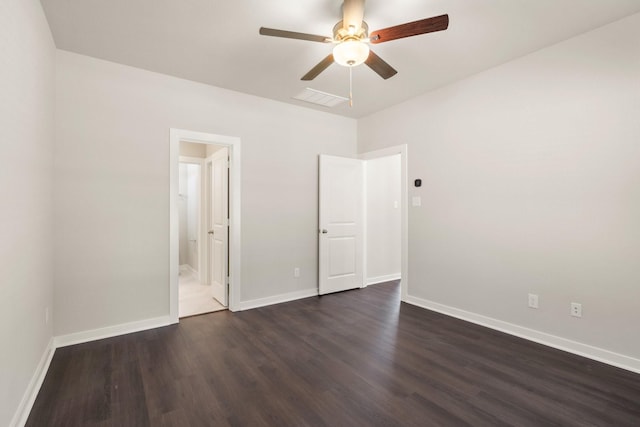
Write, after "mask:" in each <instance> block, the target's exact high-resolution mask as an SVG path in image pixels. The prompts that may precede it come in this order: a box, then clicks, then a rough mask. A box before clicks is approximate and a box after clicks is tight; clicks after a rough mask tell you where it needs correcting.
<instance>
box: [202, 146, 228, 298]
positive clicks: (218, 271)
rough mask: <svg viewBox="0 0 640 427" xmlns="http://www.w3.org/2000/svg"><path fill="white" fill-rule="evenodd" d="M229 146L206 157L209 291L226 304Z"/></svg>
mask: <svg viewBox="0 0 640 427" xmlns="http://www.w3.org/2000/svg"><path fill="white" fill-rule="evenodd" d="M228 157H229V155H228V149H227V148H222V149H220V150H218V151H216V152H215V153H214V154H213V155H212V156H211V157H209V158H207V167H208V172H209V175H208V176H209V179H210V181H209V188H210V189H211V192H210V206H209V212H210V215H209V257H210V260H209V265H210V266H211V268H210V272H209V278H210V284H211V293H212V296H213V297H214V298H215V299H217V300H218V301H219V302H220V304H222V305H224V306H225V307H227V306H228V305H229V292H228V287H227V257H228V247H229V246H228V241H229V229H228V225H229V197H228V188H229V187H228V176H229V175H228Z"/></svg>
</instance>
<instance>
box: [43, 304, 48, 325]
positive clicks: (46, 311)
mask: <svg viewBox="0 0 640 427" xmlns="http://www.w3.org/2000/svg"><path fill="white" fill-rule="evenodd" d="M44 324H45V325H48V324H49V307H46V308H45V309H44Z"/></svg>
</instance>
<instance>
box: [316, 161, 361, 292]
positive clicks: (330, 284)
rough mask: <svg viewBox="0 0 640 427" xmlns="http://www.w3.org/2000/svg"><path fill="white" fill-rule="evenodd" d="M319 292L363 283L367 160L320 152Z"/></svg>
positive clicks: (341, 289)
mask: <svg viewBox="0 0 640 427" xmlns="http://www.w3.org/2000/svg"><path fill="white" fill-rule="evenodd" d="M319 162H320V164H319V174H320V177H319V182H320V186H319V187H320V188H319V190H320V191H319V192H320V195H319V196H320V197H319V207H320V210H319V260H318V262H319V278H318V283H319V292H318V293H319V294H320V295H323V294H327V293H331V292H339V291H344V290H348V289H354V288H360V287H362V286H363V260H364V253H363V246H364V241H363V235H364V191H363V190H364V162H363V161H362V160H359V159H350V158H346V157H336V156H327V155H320V160H319Z"/></svg>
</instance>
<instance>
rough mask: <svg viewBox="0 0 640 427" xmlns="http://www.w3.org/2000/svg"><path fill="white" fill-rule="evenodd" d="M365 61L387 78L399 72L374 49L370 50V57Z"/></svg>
mask: <svg viewBox="0 0 640 427" xmlns="http://www.w3.org/2000/svg"><path fill="white" fill-rule="evenodd" d="M364 63H365V64H367V65H368V66H369V68H371V69H372V70H373V71H375V72H376V73H378V75H379V76H380V77H382V78H383V79H385V80H387V79H388V78H389V77H393V76H395V75H396V74H398V72H397V71H396V70H395V69H394V68H393V67H392V66H391V65H389V64H387V63H386V62H385V61H384V60H383V59H382V58H380V57H379V56H378V55H376V54H375V53H373V51H372V50H371V51H369V57H368V58H367V60H366V61H364Z"/></svg>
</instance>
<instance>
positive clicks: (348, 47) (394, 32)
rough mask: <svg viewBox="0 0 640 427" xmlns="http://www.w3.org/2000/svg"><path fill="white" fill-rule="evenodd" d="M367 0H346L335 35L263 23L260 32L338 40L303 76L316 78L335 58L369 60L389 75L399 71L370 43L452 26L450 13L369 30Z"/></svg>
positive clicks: (355, 62)
mask: <svg viewBox="0 0 640 427" xmlns="http://www.w3.org/2000/svg"><path fill="white" fill-rule="evenodd" d="M364 1H365V0H344V3H343V5H342V14H343V17H342V21H340V22H338V23H337V24H336V25H335V26H334V27H333V37H325V36H318V35H314V34H306V33H298V32H295V31H285V30H276V29H273V28H265V27H260V34H262V35H263V36H272V37H283V38H287V39H298V40H308V41H312V42H320V43H333V44H335V46H334V48H333V52H332V53H330V54H329V55H328V56H327V57H326V58H324V59H323V60H322V61H320V63H318V65H316V66H315V67H313V68H312V69H311V70H310V71H309V72H308V73H307V74H305V75H304V76H302V79H301V80H313V79H315V78H316V77H317V76H318V75H319V74H320V73H321V72H323V71H324V70H325V69H327V67H329V65H331V64H332V63H334V62H336V63H338V64H340V65H343V66H346V67H355V66H356V65H360V64H362V63H365V64H366V65H368V66H369V68H371V69H372V70H373V71H375V72H376V73H377V74H378V75H379V76H380V77H382V78H383V79H388V78H390V77H393V76H394V75H396V74H397V73H398V72H397V71H396V70H395V69H394V68H393V67H392V66H391V65H389V64H387V63H386V62H385V61H384V60H383V59H382V58H380V57H379V56H378V55H376V54H375V53H374V52H373V51H372V50H371V49H370V48H369V44H370V43H371V44H378V43H384V42H388V41H391V40H397V39H401V38H404V37H412V36H417V35H420V34H426V33H432V32H435V31H443V30H446V29H447V27H448V26H449V15H440V16H434V17H432V18H426V19H421V20H418V21H413V22H407V23H406V24H401V25H395V26H393V27H389V28H383V29H382V30H376V31H373V32H371V33H369V26H368V25H367V23H366V22H365V21H364Z"/></svg>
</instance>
